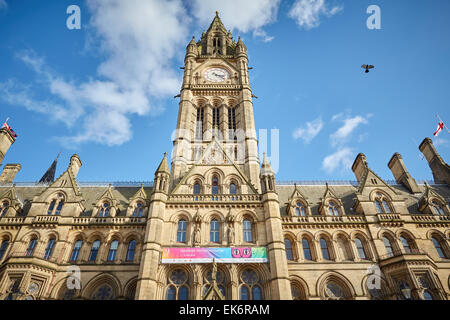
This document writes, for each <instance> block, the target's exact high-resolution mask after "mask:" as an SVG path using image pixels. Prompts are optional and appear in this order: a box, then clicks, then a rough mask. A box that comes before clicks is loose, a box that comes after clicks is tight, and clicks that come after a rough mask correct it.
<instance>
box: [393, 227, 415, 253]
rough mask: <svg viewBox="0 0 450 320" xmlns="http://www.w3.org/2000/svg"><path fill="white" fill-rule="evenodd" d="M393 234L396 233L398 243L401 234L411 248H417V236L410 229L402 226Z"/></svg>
mask: <svg viewBox="0 0 450 320" xmlns="http://www.w3.org/2000/svg"><path fill="white" fill-rule="evenodd" d="M395 235H396V237H397V239H398V241H400V243H402V242H401V240H400V237H402V236H403V237H404V238H405V239H406V240H407V241H408V244H409V246H410V247H411V249H418V246H417V242H416V239H417V238H416V236H415V235H414V234H413V233H412V232H411V231H409V230H406V229H404V228H400V229H398V230H397V231H396V232H395ZM402 246H403V243H402Z"/></svg>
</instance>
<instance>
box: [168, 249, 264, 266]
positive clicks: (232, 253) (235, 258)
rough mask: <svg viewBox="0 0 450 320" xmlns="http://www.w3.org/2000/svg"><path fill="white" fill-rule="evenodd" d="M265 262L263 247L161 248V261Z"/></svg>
mask: <svg viewBox="0 0 450 320" xmlns="http://www.w3.org/2000/svg"><path fill="white" fill-rule="evenodd" d="M213 258H215V259H216V262H217V263H265V262H268V261H269V260H268V259H267V249H266V248H265V247H233V248H230V247H228V248H179V247H178V248H163V252H162V257H161V263H212V262H213Z"/></svg>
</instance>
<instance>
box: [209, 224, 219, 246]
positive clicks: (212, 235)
mask: <svg viewBox="0 0 450 320" xmlns="http://www.w3.org/2000/svg"><path fill="white" fill-rule="evenodd" d="M219 228H220V223H219V221H217V219H212V220H211V222H210V224H209V241H211V242H219V238H220V232H219Z"/></svg>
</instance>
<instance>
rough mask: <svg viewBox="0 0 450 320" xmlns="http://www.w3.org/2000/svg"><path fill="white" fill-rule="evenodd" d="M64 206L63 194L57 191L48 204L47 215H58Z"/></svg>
mask: <svg viewBox="0 0 450 320" xmlns="http://www.w3.org/2000/svg"><path fill="white" fill-rule="evenodd" d="M63 206H64V196H63V195H62V194H61V193H58V194H57V196H56V199H53V200H52V201H51V202H50V205H49V206H48V210H47V215H52V214H54V215H57V216H58V215H60V214H61V210H62V208H63Z"/></svg>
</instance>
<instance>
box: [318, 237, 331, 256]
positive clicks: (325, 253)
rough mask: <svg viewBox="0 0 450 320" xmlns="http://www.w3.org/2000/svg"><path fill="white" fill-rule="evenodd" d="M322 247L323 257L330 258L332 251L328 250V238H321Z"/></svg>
mask: <svg viewBox="0 0 450 320" xmlns="http://www.w3.org/2000/svg"><path fill="white" fill-rule="evenodd" d="M320 249H321V250H322V257H323V258H324V259H325V260H330V252H329V250H328V243H327V240H325V239H324V238H320Z"/></svg>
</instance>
